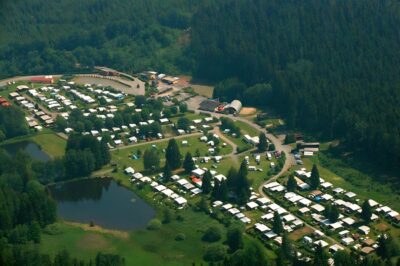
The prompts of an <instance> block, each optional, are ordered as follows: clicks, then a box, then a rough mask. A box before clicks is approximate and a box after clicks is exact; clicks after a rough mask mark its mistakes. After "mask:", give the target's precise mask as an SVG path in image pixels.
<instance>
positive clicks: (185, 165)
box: [183, 152, 195, 174]
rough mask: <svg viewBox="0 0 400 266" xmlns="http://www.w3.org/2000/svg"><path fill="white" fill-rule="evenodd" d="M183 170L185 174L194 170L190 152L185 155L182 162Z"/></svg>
mask: <svg viewBox="0 0 400 266" xmlns="http://www.w3.org/2000/svg"><path fill="white" fill-rule="evenodd" d="M183 168H185V172H186V173H187V174H189V173H190V172H191V171H192V170H193V169H195V164H194V162H193V158H192V154H190V152H187V153H186V156H185V160H184V161H183Z"/></svg>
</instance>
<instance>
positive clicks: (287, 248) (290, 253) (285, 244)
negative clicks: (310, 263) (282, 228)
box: [281, 233, 295, 260]
mask: <svg viewBox="0 0 400 266" xmlns="http://www.w3.org/2000/svg"><path fill="white" fill-rule="evenodd" d="M281 250H282V254H283V256H284V258H285V259H286V260H292V259H293V258H294V256H295V250H294V246H293V243H292V242H291V240H290V239H289V236H288V234H287V233H284V234H283V236H282V245H281Z"/></svg>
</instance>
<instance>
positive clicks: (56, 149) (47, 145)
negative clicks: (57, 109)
mask: <svg viewBox="0 0 400 266" xmlns="http://www.w3.org/2000/svg"><path fill="white" fill-rule="evenodd" d="M30 139H31V140H32V141H34V142H36V143H37V144H38V145H39V146H40V148H41V149H42V150H43V151H44V152H46V153H47V154H48V155H50V156H51V157H53V158H54V157H61V156H63V155H64V153H65V147H66V146H67V141H66V140H65V139H62V138H61V137H59V136H57V135H56V134H55V133H43V134H38V135H35V136H32V137H31V138H30Z"/></svg>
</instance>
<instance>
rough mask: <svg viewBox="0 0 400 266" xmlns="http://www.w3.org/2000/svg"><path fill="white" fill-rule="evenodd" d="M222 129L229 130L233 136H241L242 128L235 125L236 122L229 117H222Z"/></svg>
mask: <svg viewBox="0 0 400 266" xmlns="http://www.w3.org/2000/svg"><path fill="white" fill-rule="evenodd" d="M220 120H221V129H222V130H225V129H229V130H230V132H231V133H232V134H236V135H237V136H240V127H238V126H237V125H235V122H234V121H233V120H232V119H230V118H228V117H221V119H220Z"/></svg>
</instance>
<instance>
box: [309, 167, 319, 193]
mask: <svg viewBox="0 0 400 266" xmlns="http://www.w3.org/2000/svg"><path fill="white" fill-rule="evenodd" d="M320 182H321V181H320V177H319V171H318V168H317V166H316V165H315V164H314V165H313V167H312V169H311V177H310V187H311V188H312V189H317V188H318V187H319V184H320Z"/></svg>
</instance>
